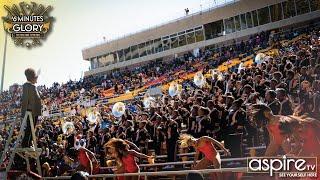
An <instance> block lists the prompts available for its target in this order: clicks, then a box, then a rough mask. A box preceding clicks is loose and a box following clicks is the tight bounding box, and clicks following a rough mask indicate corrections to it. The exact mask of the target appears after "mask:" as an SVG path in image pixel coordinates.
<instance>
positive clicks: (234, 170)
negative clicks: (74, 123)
mask: <svg viewBox="0 0 320 180" xmlns="http://www.w3.org/2000/svg"><path fill="white" fill-rule="evenodd" d="M247 170H248V168H247V167H238V168H221V169H203V170H197V171H195V170H182V171H158V172H140V173H125V174H97V175H90V176H88V178H103V179H106V178H115V177H118V176H142V177H144V179H145V180H147V179H148V177H150V176H179V175H180V176H181V175H188V174H189V173H193V172H197V173H201V174H210V173H225V172H232V173H244V172H247ZM70 178H71V176H59V177H44V178H43V179H70Z"/></svg>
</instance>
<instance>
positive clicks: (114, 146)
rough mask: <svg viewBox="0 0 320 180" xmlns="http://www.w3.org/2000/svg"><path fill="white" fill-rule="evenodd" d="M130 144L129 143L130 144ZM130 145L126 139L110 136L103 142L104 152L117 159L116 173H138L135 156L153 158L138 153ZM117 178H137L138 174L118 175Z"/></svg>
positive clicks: (123, 179)
mask: <svg viewBox="0 0 320 180" xmlns="http://www.w3.org/2000/svg"><path fill="white" fill-rule="evenodd" d="M130 145H131V144H130ZM130 145H129V144H128V142H127V141H124V140H122V139H116V138H112V139H111V140H110V141H108V142H107V143H106V144H105V149H106V151H107V152H106V154H109V155H110V156H111V157H112V158H114V159H116V161H117V164H118V166H117V170H116V173H117V174H122V173H139V172H140V169H139V166H138V164H137V162H136V159H135V158H136V157H138V158H145V159H148V160H150V159H154V158H153V157H151V156H147V155H145V154H142V153H139V152H137V151H135V150H132V149H130ZM118 179H119V180H138V179H139V176H125V177H118Z"/></svg>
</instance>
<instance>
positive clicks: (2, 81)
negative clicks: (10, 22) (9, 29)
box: [0, 33, 8, 92]
mask: <svg viewBox="0 0 320 180" xmlns="http://www.w3.org/2000/svg"><path fill="white" fill-rule="evenodd" d="M7 39H8V35H7V33H5V38H4V48H3V61H2V74H1V86H0V92H3V83H4V73H5V66H6V54H7Z"/></svg>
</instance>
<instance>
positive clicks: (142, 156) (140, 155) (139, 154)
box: [129, 150, 152, 159]
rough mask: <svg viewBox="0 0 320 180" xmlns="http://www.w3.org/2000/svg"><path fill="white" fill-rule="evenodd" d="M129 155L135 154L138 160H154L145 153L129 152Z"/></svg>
mask: <svg viewBox="0 0 320 180" xmlns="http://www.w3.org/2000/svg"><path fill="white" fill-rule="evenodd" d="M129 153H131V154H133V155H134V156H135V157H138V158H144V159H148V158H152V157H151V156H147V155H145V154H143V153H139V152H137V151H135V150H129Z"/></svg>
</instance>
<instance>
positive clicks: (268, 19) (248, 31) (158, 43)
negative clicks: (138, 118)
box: [82, 0, 320, 76]
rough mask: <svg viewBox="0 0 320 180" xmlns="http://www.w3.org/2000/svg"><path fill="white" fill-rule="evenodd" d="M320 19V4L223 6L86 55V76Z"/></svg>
mask: <svg viewBox="0 0 320 180" xmlns="http://www.w3.org/2000/svg"><path fill="white" fill-rule="evenodd" d="M319 17H320V0H254V1H253V0H231V1H230V0H229V1H227V2H226V3H224V4H223V5H221V6H219V7H215V8H211V9H208V10H206V11H202V12H198V13H195V14H191V15H188V16H185V17H183V18H180V19H176V20H174V21H171V22H168V23H166V24H163V25H160V26H157V27H154V28H151V29H148V30H144V31H141V32H138V33H135V34H131V35H128V36H125V37H123V38H120V39H116V40H112V41H110V42H105V43H102V44H99V45H96V46H94V47H90V48H86V49H84V50H83V51H82V56H83V59H84V60H87V61H90V63H91V66H90V70H89V71H87V72H85V76H89V75H95V74H104V73H107V72H111V71H112V70H115V69H116V70H118V69H121V68H125V67H129V66H130V67H131V66H135V65H141V64H143V63H146V62H148V61H151V60H156V59H166V58H172V57H174V56H175V55H180V54H182V53H185V52H187V51H193V50H195V49H198V48H205V47H208V46H210V47H218V46H219V45H221V44H225V43H228V41H233V40H235V39H241V38H244V37H247V36H250V35H252V34H255V33H258V32H261V31H266V30H272V29H279V28H289V27H294V26H295V25H296V24H299V23H309V22H310V21H314V20H318V18H319Z"/></svg>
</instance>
